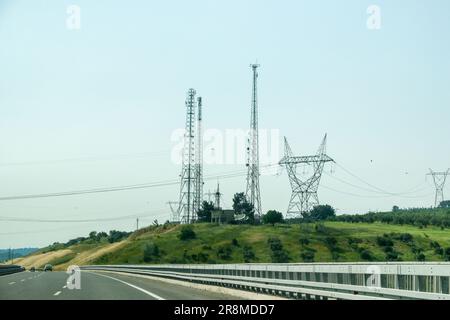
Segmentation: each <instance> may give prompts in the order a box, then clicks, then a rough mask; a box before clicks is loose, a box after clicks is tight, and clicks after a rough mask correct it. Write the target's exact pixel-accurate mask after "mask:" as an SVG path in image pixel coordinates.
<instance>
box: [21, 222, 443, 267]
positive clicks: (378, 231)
mask: <svg viewBox="0 0 450 320" xmlns="http://www.w3.org/2000/svg"><path fill="white" fill-rule="evenodd" d="M183 228H186V227H185V226H180V225H173V224H165V225H162V226H151V227H147V228H144V229H141V230H138V231H136V232H134V233H132V234H131V235H129V236H128V237H126V238H124V240H121V241H119V242H115V243H109V242H107V241H104V239H103V240H99V241H93V240H92V239H89V238H84V239H85V240H83V241H81V242H79V243H77V244H73V245H57V246H50V247H47V248H44V249H41V250H40V251H38V252H37V253H34V254H32V255H30V256H28V257H25V258H22V259H19V260H17V263H18V264H22V265H24V266H26V267H30V266H35V267H41V266H43V265H44V264H45V263H51V264H53V265H54V266H56V269H65V268H66V267H67V266H69V265H71V264H77V265H84V264H128V263H129V264H143V263H148V264H157V263H242V262H355V261H386V260H390V261H418V260H420V261H443V260H448V259H450V230H448V229H445V228H442V227H436V226H428V227H425V228H424V227H423V226H405V225H403V226H402V225H392V224H386V223H381V222H374V223H348V222H339V221H328V222H324V223H303V224H279V225H275V226H269V225H260V226H250V225H220V226H219V225H214V224H195V225H193V226H191V227H190V228H191V229H192V231H193V232H194V234H195V238H193V239H187V240H180V234H181V232H182V230H183Z"/></svg>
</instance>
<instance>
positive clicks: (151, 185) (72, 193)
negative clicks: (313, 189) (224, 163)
mask: <svg viewBox="0 0 450 320" xmlns="http://www.w3.org/2000/svg"><path fill="white" fill-rule="evenodd" d="M274 165H275V164H271V165H267V166H274ZM245 174H246V172H245V171H236V172H229V173H224V174H219V175H214V176H206V177H205V178H204V180H215V179H218V178H219V179H230V178H235V177H240V176H243V175H245ZM177 184H179V180H178V179H171V180H162V181H159V182H153V183H142V184H134V185H126V186H117V187H106V188H94V189H83V190H74V191H66V192H54V193H41V194H27V195H18V196H6V197H0V201H9V200H24V199H38V198H53V197H65V196H76V195H83V194H96V193H107V192H117V191H126V190H136V189H149V188H157V187H164V186H171V185H177Z"/></svg>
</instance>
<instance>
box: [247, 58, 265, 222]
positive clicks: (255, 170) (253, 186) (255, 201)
mask: <svg viewBox="0 0 450 320" xmlns="http://www.w3.org/2000/svg"><path fill="white" fill-rule="evenodd" d="M259 66H260V65H259V64H251V65H250V67H251V68H252V71H253V87H252V103H251V117H250V132H249V140H248V145H247V170H248V171H247V189H246V192H245V196H246V198H247V201H249V203H251V204H252V205H253V207H254V210H255V220H256V221H259V220H260V218H261V193H260V187H259V175H260V173H259V145H258V90H257V89H258V87H257V80H258V70H257V69H258V67H259Z"/></svg>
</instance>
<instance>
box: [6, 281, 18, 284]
mask: <svg viewBox="0 0 450 320" xmlns="http://www.w3.org/2000/svg"><path fill="white" fill-rule="evenodd" d="M14 283H16V282H15V281H13V282H10V283H8V284H9V285H12V284H14Z"/></svg>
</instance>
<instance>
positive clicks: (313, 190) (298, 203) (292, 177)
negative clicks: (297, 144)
mask: <svg viewBox="0 0 450 320" xmlns="http://www.w3.org/2000/svg"><path fill="white" fill-rule="evenodd" d="M326 144H327V135H325V137H324V138H323V140H322V143H321V145H320V147H319V150H318V151H317V154H316V155H313V156H294V154H293V153H292V150H291V147H290V146H289V143H288V141H287V139H286V137H284V157H283V158H282V159H281V160H280V162H279V164H280V165H283V166H285V167H286V171H287V173H288V176H289V182H290V184H291V188H292V195H291V199H290V201H289V206H288V209H287V216H288V217H291V218H297V217H301V216H305V215H306V214H307V213H308V212H309V211H310V210H311V209H312V208H313V207H314V206H316V205H318V204H319V197H318V195H317V190H318V188H319V183H320V178H321V177H322V171H323V167H324V165H325V163H327V162H334V160H333V159H332V158H330V157H329V156H328V155H327V154H326ZM299 165H307V166H311V167H312V169H313V170H312V175H310V176H309V177H308V178H306V179H303V178H302V179H301V178H299V175H298V174H297V168H298V166H299Z"/></svg>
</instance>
